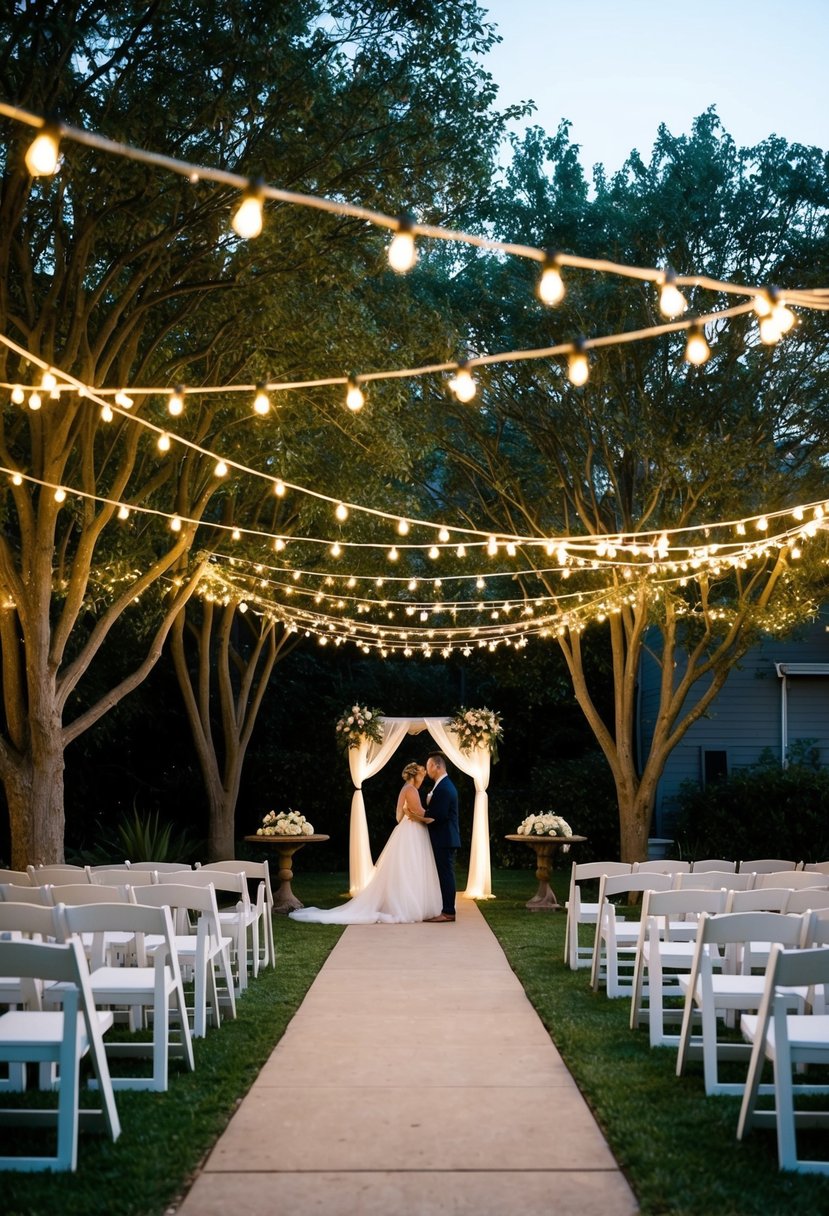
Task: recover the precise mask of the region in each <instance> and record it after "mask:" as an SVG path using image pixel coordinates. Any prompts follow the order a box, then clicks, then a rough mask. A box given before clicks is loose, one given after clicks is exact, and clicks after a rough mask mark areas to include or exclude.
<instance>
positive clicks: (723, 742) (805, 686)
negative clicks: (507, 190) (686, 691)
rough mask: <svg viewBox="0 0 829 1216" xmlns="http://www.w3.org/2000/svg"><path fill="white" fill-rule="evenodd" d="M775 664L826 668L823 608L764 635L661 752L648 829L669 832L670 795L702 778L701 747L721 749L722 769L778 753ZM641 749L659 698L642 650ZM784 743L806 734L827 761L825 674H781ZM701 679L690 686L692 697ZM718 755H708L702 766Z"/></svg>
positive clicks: (652, 666) (828, 622) (655, 673)
mask: <svg viewBox="0 0 829 1216" xmlns="http://www.w3.org/2000/svg"><path fill="white" fill-rule="evenodd" d="M776 663H825V664H827V668H828V669H829V609H826V610H823V611H822V612H821V614H820V616H819V617H818V618H817V619H816V620H815V621H813V622H810V623H808V624H806V625H803V626H801V627H799V628H798V629H797V631H796V632H795V633H794V634H792V635H790V636H789V637H787V638H784V639H780V638H777V637H767V638H766V639H765V640H764V641H763V642H761V643H760V645H758V646H756V647H754V648H753V649H752V650H750V651H749V652H748V653H747V654H746V655H745V656H744V658H743V659H742V660H741V662H740V664H739V666H738V667H736V668H735V669H734V670H733V671H732V672H731V673H730V675H729V677H728V679H727V680H726V683H725V686H724V687H723V689H722V691H721V692H720V694H719V696H718V697H717V698H716V700H715V701H714V702H713V704H712V706H711V707H710V709H709V710H708V713H707V715H706V716H705V717H703V718H701V719H700V720H699V721H698V722H696V723H694V725H693V726H692V727H690V729H689V730H688V732H687V733H686V735H685V736H684V738H683V740H682V741H681V743H679V745H678V746H677V747H676V748H675V749H674V751H673V752H672V753H671V755H670V757H669V758H668V762H667V764H666V766H665V771H664V773H663V775H662V779H661V780H660V782H659V787H658V790H657V795H656V811H655V817H654V825H653V828H652V830H651V835H654V836H668V837H669V836H670V835H671V825H672V817H673V814H674V813H675V809H676V796H677V794H678V792H679V788H680V786H681V785H682V783H683V782H684V781H694V782H697V783H698V784H704V781H705V753H706V752H708V753H711V752H719V753H722V752H725V763H726V765H727V771H728V772H733V771H734V770H735V769H738V768H745V767H746V766H747V765H750V764H754V763H755V762H756V761H757V760H758V759H759V757H760V753H761V752H762V751H763V749H764V748H770V749H771V751H772V753H773V755H774V756H775V757H777V758H778V759H780V758H781V746H782V734H781V707H782V702H781V696H782V687H781V686H782V680H781V679H780V677H779V676H778V675H777V671H776V668H775V664H776ZM639 678H640V688H639V696H640V700H639V740H640V755H645V754H647V751H648V749H649V747H650V741H651V739H652V737H653V727H654V721H655V717H656V712H657V708H658V703H659V669H658V667H657V665H656V663H655V662H654V661H653V659H652V658H651V657H650V656H649V655H648V656H645V658H644V659H643V661H642V665H641V667H640V672H639ZM787 685H788V693H787V709H788V731H787V736H788V742H789V747H790V748H791V745H792V744H793V743H794V742H795V741H796V740H798V739H813V740H814V741H815V746H816V747H817V748H818V749H819V753H820V760H821V763H822V764H825V765H829V675H826V676H790V677H789V678H788V680H787ZM702 691H703V685H700V686H699V687H698V688H696V689H694V690H692V693H691V698H690V699H689V705H691V704H693V703H695V701H696V700H697V698H698V697H699V695H700V694H701V693H702ZM721 760H722V757H717V756H714V757H711V756H709V766H710V768H709V771H710V769H711V767H713V769H714V771H716V768H717V766H718V764H719V763H720V762H721Z"/></svg>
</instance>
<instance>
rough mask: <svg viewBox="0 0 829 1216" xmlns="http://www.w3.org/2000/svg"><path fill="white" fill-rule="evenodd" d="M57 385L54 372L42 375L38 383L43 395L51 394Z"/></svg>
mask: <svg viewBox="0 0 829 1216" xmlns="http://www.w3.org/2000/svg"><path fill="white" fill-rule="evenodd" d="M57 384H58V382H57V378H56V377H55V373H54V372H44V373H43V376H42V377H41V381H40V387H41V388H42V389H43V391H44V393H51V392H52V390H53V389H55V388H57Z"/></svg>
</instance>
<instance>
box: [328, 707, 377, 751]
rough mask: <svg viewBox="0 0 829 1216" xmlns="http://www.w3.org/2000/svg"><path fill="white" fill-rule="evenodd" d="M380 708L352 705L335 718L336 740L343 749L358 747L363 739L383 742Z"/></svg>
mask: <svg viewBox="0 0 829 1216" xmlns="http://www.w3.org/2000/svg"><path fill="white" fill-rule="evenodd" d="M382 717H383V711H382V709H374V708H371V707H370V706H368V705H352V706H351V707H350V708H349V709H346V710H345V711H344V712H343V713H342V714H340V717H339V718H338V719H337V742H338V743H339V745H340V747H341V748H342V749H343V751H348V749H349V748H350V747H359V746H360V744H361V743H362V741H363V739H371V740H372V741H373V742H374V743H382V742H383V723H382V721H381V719H382Z"/></svg>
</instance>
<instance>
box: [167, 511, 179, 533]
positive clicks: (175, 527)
mask: <svg viewBox="0 0 829 1216" xmlns="http://www.w3.org/2000/svg"><path fill="white" fill-rule="evenodd" d="M170 531H171V532H180V531H181V519H180V518H179V516H178V515H174V516H173V518H172V519H171V520H170Z"/></svg>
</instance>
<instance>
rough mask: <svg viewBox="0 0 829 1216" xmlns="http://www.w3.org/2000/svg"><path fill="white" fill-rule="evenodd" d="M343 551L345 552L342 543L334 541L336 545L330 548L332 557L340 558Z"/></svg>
mask: <svg viewBox="0 0 829 1216" xmlns="http://www.w3.org/2000/svg"><path fill="white" fill-rule="evenodd" d="M342 551H343V550H342V546H341V545H340V542H339V541H338V540H335V541H334V543H333V545H332V546H331V548H330V550H329V552H330V554H331V556H332V557H339V556H340V554H341V553H342Z"/></svg>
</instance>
